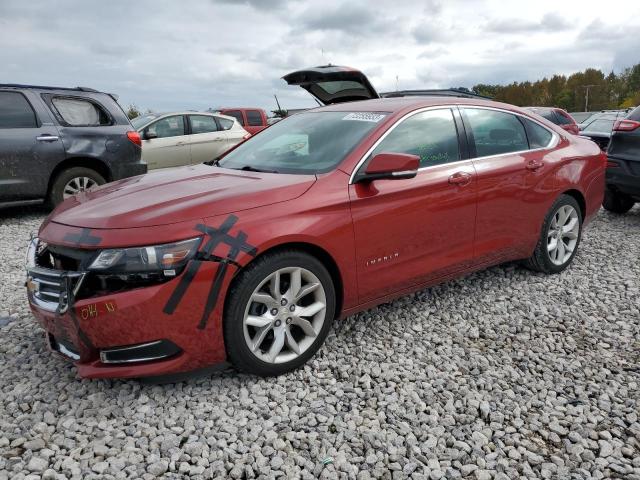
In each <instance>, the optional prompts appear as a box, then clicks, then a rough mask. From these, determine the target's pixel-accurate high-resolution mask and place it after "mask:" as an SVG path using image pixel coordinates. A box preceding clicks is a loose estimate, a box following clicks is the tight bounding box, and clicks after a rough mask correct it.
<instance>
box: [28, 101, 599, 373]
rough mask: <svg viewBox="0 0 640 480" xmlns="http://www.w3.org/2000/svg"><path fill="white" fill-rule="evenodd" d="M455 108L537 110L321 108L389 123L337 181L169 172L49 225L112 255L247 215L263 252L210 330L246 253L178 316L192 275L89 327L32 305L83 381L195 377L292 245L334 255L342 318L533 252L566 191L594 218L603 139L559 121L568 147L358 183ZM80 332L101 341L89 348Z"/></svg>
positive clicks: (210, 272)
mask: <svg viewBox="0 0 640 480" xmlns="http://www.w3.org/2000/svg"><path fill="white" fill-rule="evenodd" d="M451 104H456V105H459V106H464V105H480V106H489V107H492V108H499V109H503V110H507V111H513V112H517V113H519V114H520V115H525V116H527V115H528V113H527V112H526V111H523V110H521V109H519V108H517V107H513V106H511V105H505V104H499V103H495V102H483V101H479V100H475V99H474V100H472V99H468V100H467V99H454V100H452V99H451V98H416V97H413V98H390V99H378V100H369V101H364V102H353V103H344V104H338V105H334V106H330V107H324V108H322V109H321V110H328V111H374V112H389V115H387V117H385V119H384V120H382V121H381V122H380V124H379V125H377V126H376V128H375V129H374V130H373V131H372V132H371V133H370V134H369V135H368V136H367V137H366V138H365V139H364V140H363V141H362V142H361V143H360V145H358V146H357V147H355V148H354V149H353V151H352V152H351V153H350V154H349V155H348V156H347V157H346V158H345V159H344V160H343V161H342V162H341V163H340V164H339V165H338V167H337V168H336V169H335V170H333V171H332V172H329V173H326V174H321V175H317V176H313V175H282V174H269V173H254V172H244V171H236V170H227V169H222V168H217V167H209V166H206V165H201V166H195V167H185V168H182V169H168V170H163V171H160V172H158V173H151V174H148V175H146V176H142V177H135V178H132V179H128V180H124V181H121V182H115V183H112V184H108V185H106V186H104V187H102V188H100V189H98V190H96V191H94V192H91V193H86V194H81V195H79V196H78V197H77V198H76V199H71V200H69V201H67V202H64V203H63V204H62V205H61V206H60V207H59V208H58V209H56V210H55V211H54V212H53V213H52V214H51V216H50V217H49V218H48V219H47V220H46V221H45V222H44V223H43V225H42V227H41V229H40V233H39V236H40V238H41V239H42V240H43V241H45V242H48V243H49V244H53V245H62V246H68V247H78V248H86V249H101V248H112V247H125V246H143V245H154V244H159V243H169V242H175V241H180V240H185V239H189V238H193V237H197V236H199V237H204V238H205V241H206V240H207V239H208V238H209V237H208V236H207V235H205V234H203V233H202V230H201V229H199V228H198V227H197V226H198V224H205V225H206V226H207V227H211V228H215V229H217V228H219V227H221V226H222V225H223V224H224V223H225V222H226V221H228V220H229V217H230V216H233V218H235V223H233V226H232V227H231V228H230V230H229V231H228V234H229V235H231V236H232V237H234V238H237V237H238V236H239V235H244V236H246V242H247V243H248V244H250V245H251V246H252V247H255V248H256V249H257V251H256V252H253V251H250V250H245V251H241V252H240V253H239V254H238V255H237V256H236V257H234V258H233V259H232V260H233V262H232V263H228V270H227V271H226V274H225V275H224V279H223V282H222V286H221V290H220V296H219V299H218V301H217V303H216V304H215V309H214V310H213V312H212V313H211V315H210V316H209V317H208V318H207V323H206V327H205V328H204V329H199V328H198V324H199V322H200V321H201V318H202V315H203V311H204V307H205V303H206V298H207V295H208V293H209V290H210V288H211V285H212V283H213V281H214V277H215V275H216V272H217V271H218V269H219V268H220V265H221V264H220V263H218V261H219V259H225V258H227V257H228V256H229V255H230V254H231V253H232V251H231V247H230V246H229V245H228V244H226V243H224V242H222V243H219V244H218V245H217V246H216V248H215V249H214V250H213V251H212V252H211V253H212V254H213V255H215V256H216V258H218V260H207V261H201V265H200V269H199V270H198V272H197V274H196V276H195V277H194V280H193V281H192V282H191V284H190V285H189V287H188V288H187V290H186V293H185V295H184V297H183V300H182V301H181V302H180V303H179V305H178V306H177V307H176V310H175V312H174V313H173V314H167V313H164V310H163V308H164V307H165V305H166V303H167V300H168V299H169V297H170V295H171V294H172V292H173V291H175V289H176V286H177V284H178V283H179V282H180V280H181V278H182V276H179V277H178V278H175V279H172V280H170V281H168V282H166V283H163V284H161V285H155V286H150V287H145V288H139V289H136V290H129V291H124V292H117V293H111V294H109V295H105V296H104V297H95V298H91V299H83V300H78V301H77V302H76V304H75V309H76V310H75V311H76V312H77V311H79V312H82V309H83V308H86V307H87V306H89V305H91V304H95V303H100V302H107V301H109V302H115V304H116V308H115V309H114V310H113V311H107V312H105V310H104V309H102V310H101V313H100V315H99V317H98V318H87V319H83V318H80V317H81V316H82V315H80V317H78V315H76V320H77V324H76V322H75V321H74V319H73V318H72V317H71V315H70V314H69V313H66V314H63V315H56V314H54V313H49V312H46V311H43V310H41V309H40V308H38V307H36V306H34V305H33V304H32V310H33V312H34V315H35V316H36V318H37V319H38V320H39V322H40V323H41V324H42V326H43V327H44V328H45V329H46V330H47V331H48V332H50V333H51V334H52V335H54V336H56V337H58V336H62V337H64V338H67V339H68V340H69V341H70V342H71V343H73V345H75V346H76V347H77V348H78V350H79V351H80V353H81V358H80V360H79V361H78V362H77V366H78V369H79V373H80V375H81V376H86V377H140V376H148V375H161V374H168V373H176V372H183V371H187V370H192V369H198V368H201V367H205V366H208V365H211V364H215V363H218V362H222V361H224V360H225V359H226V355H225V348H224V339H223V332H222V316H223V307H224V298H225V296H226V293H227V289H228V287H229V285H230V283H231V281H232V279H233V277H234V275H235V274H237V272H238V271H239V270H240V269H241V268H243V267H244V266H246V265H247V264H249V263H250V262H251V261H253V260H254V258H256V254H257V256H260V255H261V254H263V253H264V252H266V251H268V250H270V249H272V248H277V247H282V246H287V247H288V248H307V249H311V250H310V251H312V252H314V253H318V252H320V253H321V254H322V255H323V257H326V258H330V259H331V261H332V263H333V264H334V265H335V267H336V269H337V272H338V273H337V274H338V278H337V279H336V281H337V290H338V292H339V294H340V306H341V310H340V312H339V314H338V316H341V317H344V316H345V315H349V314H352V313H355V312H357V311H359V310H362V309H365V308H368V307H370V306H373V305H375V304H378V303H382V302H385V301H388V300H390V299H392V298H394V297H396V296H399V295H402V294H404V293H407V292H411V291H414V290H417V289H419V288H423V287H424V286H428V285H433V284H435V283H438V282H441V281H444V280H447V279H450V278H453V277H457V276H461V275H464V274H467V273H469V272H472V271H474V270H478V269H479V268H482V267H484V266H487V265H492V264H497V263H500V262H503V261H506V260H512V259H519V258H526V257H528V256H530V255H531V254H532V252H533V250H534V247H535V245H536V242H537V240H538V238H539V235H540V229H541V226H542V223H543V220H544V217H545V215H546V213H547V211H548V209H549V207H550V205H551V204H552V203H553V202H554V201H555V200H556V199H557V198H558V196H559V195H561V194H562V193H564V192H568V191H571V192H572V194H574V195H576V196H577V197H578V198H580V199H582V202H583V203H584V207H585V222H586V223H588V222H589V221H590V220H591V219H592V218H593V216H594V215H595V214H596V212H597V211H598V209H599V207H600V204H601V201H602V196H603V194H604V168H605V161H604V157H603V155H602V153H601V152H600V150H599V148H598V147H597V146H596V145H595V144H594V143H593V142H591V141H589V140H586V139H582V138H580V137H577V136H572V135H568V134H566V133H565V132H564V130H562V129H560V128H559V127H557V126H555V125H553V124H551V123H549V122H543V123H544V124H545V125H546V126H547V127H548V128H549V129H550V130H553V131H554V132H556V134H557V135H558V138H559V141H558V142H557V144H556V145H555V146H553V147H551V148H548V149H545V150H540V151H530V152H525V153H516V154H511V155H500V156H495V157H487V158H482V159H467V160H462V161H458V162H454V163H449V164H443V165H438V166H434V167H429V168H425V169H420V170H419V171H418V173H417V175H416V177H415V178H411V179H403V180H376V181H373V182H369V183H356V184H350V176H351V174H352V172H353V171H354V169H355V167H356V165H357V164H358V163H359V162H360V160H361V159H362V158H363V156H364V155H365V154H366V153H367V152H368V151H369V150H370V149H371V147H373V145H374V144H375V143H376V141H377V140H378V139H379V138H380V137H381V136H382V135H383V134H384V132H386V131H387V129H389V128H390V127H391V126H392V125H393V124H394V123H395V122H396V121H397V120H398V119H399V118H401V117H403V116H404V115H406V114H408V113H410V112H412V111H414V110H417V109H420V108H424V107H429V106H435V105H451ZM529 116H530V115H529ZM530 117H531V118H533V117H532V116H530ZM284 121H286V120H284ZM536 121H540V120H539V119H536ZM248 141H249V142H250V141H251V139H249V140H248ZM460 178H462V179H463V180H460ZM200 226H201V227H202V225H200ZM83 233H89V234H90V235H92V236H95V237H97V238H99V242H98V243H82V242H80V243H78V242H77V241H70V240H69V235H72V236H73V235H80V234H83ZM194 261H195V260H194ZM194 261H192V262H194ZM183 275H184V274H183ZM78 309H80V310H78ZM80 332H83V333H84V334H86V336H87V337H88V339H89V341H90V343H91V346H87V345H85V343H84V342H83V339H82V338H81V335H80ZM163 338H165V339H168V340H171V341H172V342H173V343H175V344H176V345H177V346H178V347H179V348H180V349H181V350H182V353H180V354H179V355H178V356H176V357H173V358H171V359H169V360H164V361H154V362H147V363H143V364H137V365H127V366H113V365H105V364H102V363H101V362H100V360H99V350H100V349H101V348H108V347H117V346H122V345H131V344H136V343H145V342H149V341H154V340H158V339H163Z"/></svg>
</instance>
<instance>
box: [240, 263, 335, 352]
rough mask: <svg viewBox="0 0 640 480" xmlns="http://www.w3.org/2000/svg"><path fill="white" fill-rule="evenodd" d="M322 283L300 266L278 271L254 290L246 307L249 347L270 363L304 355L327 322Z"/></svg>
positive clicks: (246, 339)
mask: <svg viewBox="0 0 640 480" xmlns="http://www.w3.org/2000/svg"><path fill="white" fill-rule="evenodd" d="M326 308H327V299H326V294H325V290H324V287H323V286H322V283H321V282H320V280H319V279H318V277H316V276H315V275H314V274H313V273H312V272H310V271H309V270H307V269H305V268H301V267H286V268H281V269H278V270H276V271H275V272H273V273H271V274H270V275H269V276H268V277H267V278H265V279H264V280H263V281H262V282H260V284H259V285H258V287H257V288H256V289H255V290H254V291H253V294H252V295H251V297H250V299H249V302H248V303H247V306H246V308H245V313H244V319H243V325H242V326H243V330H244V338H245V341H246V343H247V346H248V347H249V350H250V351H251V352H252V353H253V354H254V355H255V356H256V357H257V358H259V359H260V360H262V361H264V362H267V363H284V362H289V361H291V360H294V359H295V358H297V357H299V356H300V355H301V354H303V353H304V352H305V351H306V350H307V349H308V348H309V347H311V345H313V343H314V342H315V340H316V337H317V336H318V335H319V333H320V331H321V330H322V326H323V325H324V322H325V317H326Z"/></svg>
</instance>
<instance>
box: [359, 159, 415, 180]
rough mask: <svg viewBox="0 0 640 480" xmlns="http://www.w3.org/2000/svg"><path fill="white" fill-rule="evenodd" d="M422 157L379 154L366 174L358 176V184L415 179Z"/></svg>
mask: <svg viewBox="0 0 640 480" xmlns="http://www.w3.org/2000/svg"><path fill="white" fill-rule="evenodd" d="M419 167H420V157H418V156H417V155H410V154H408V153H385V152H383V153H379V154H377V155H376V156H375V157H373V158H372V159H371V161H370V162H369V165H367V169H366V170H365V171H364V173H360V174H358V176H357V177H356V181H357V182H371V181H373V180H381V179H389V180H401V179H403V178H413V177H415V176H416V175H417V173H418V168H419Z"/></svg>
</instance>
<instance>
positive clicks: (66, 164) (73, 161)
mask: <svg viewBox="0 0 640 480" xmlns="http://www.w3.org/2000/svg"><path fill="white" fill-rule="evenodd" d="M73 167H85V168H90V169H91V170H95V171H96V172H98V173H99V174H100V175H101V176H102V178H104V179H105V180H106V181H107V182H110V181H111V180H112V179H113V178H112V175H111V170H110V169H109V167H108V166H107V165H106V164H105V163H104V162H103V161H102V160H98V159H96V158H90V157H73V158H67V159H66V160H63V161H62V162H60V163H59V164H58V165H56V168H54V169H53V172H51V176H50V177H49V185H48V187H47V195H48V194H49V193H50V192H51V187H52V186H53V182H55V180H56V178H57V177H58V175H60V173H61V172H64V171H65V170H68V169H70V168H73Z"/></svg>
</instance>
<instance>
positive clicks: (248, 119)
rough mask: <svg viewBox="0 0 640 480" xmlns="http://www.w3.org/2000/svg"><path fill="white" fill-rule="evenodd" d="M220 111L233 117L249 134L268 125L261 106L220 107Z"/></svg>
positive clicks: (265, 113)
mask: <svg viewBox="0 0 640 480" xmlns="http://www.w3.org/2000/svg"><path fill="white" fill-rule="evenodd" d="M219 111H220V113H222V114H224V115H228V116H230V117H233V118H235V119H236V120H237V121H238V123H240V125H241V126H242V128H244V129H245V130H246V131H247V132H249V133H250V134H251V135H255V134H256V133H258V132H259V131H260V130H264V129H265V128H267V127H268V126H269V121H268V117H267V112H265V111H264V110H262V109H261V108H221V109H220V110H219Z"/></svg>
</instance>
